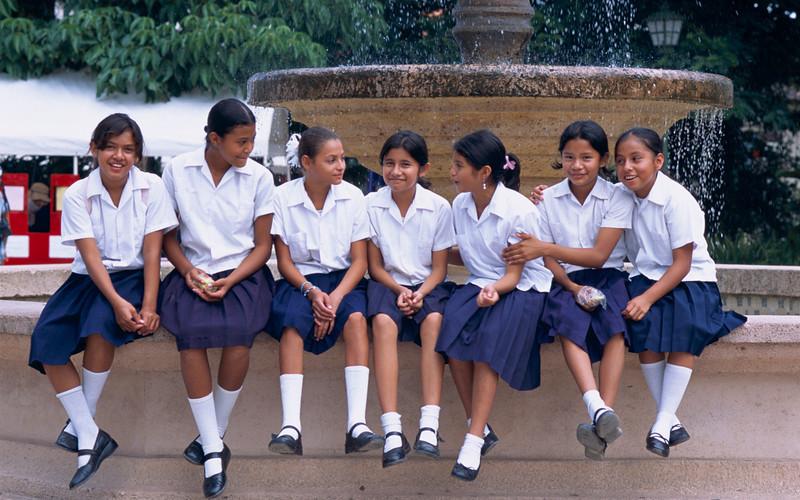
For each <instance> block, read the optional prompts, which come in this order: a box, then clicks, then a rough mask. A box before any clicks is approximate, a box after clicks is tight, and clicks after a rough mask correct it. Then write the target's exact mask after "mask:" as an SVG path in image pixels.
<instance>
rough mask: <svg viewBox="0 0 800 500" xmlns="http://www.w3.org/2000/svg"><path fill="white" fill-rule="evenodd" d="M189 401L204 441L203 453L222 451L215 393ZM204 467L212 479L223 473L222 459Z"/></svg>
mask: <svg viewBox="0 0 800 500" xmlns="http://www.w3.org/2000/svg"><path fill="white" fill-rule="evenodd" d="M188 399H189V406H190V407H191V408H192V415H193V416H194V422H195V424H197V430H198V432H200V439H201V440H202V441H203V453H206V454H207V453H213V452H215V451H216V452H219V451H222V439H220V437H219V429H218V428H217V411H216V409H215V408H214V393H213V392H212V393H209V394H208V395H207V396H203V397H202V398H196V399H192V398H188ZM203 467H204V468H205V477H211V476H213V475H214V474H218V473H220V472H222V459H220V458H212V459H211V460H206V461H205V462H204V463H203Z"/></svg>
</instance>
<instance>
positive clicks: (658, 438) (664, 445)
mask: <svg viewBox="0 0 800 500" xmlns="http://www.w3.org/2000/svg"><path fill="white" fill-rule="evenodd" d="M646 443H647V446H645V447H646V448H647V451H650V452H652V453H655V454H656V455H658V456H660V457H663V458H667V457H668V456H669V441H667V438H665V437H664V436H662V435H661V434H659V433H657V432H651V433H650V434H649V435H648V436H647V441H646Z"/></svg>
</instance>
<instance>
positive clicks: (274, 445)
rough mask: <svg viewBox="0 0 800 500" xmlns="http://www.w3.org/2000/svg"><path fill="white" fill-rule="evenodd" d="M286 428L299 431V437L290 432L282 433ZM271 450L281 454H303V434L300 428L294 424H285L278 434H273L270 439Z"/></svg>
mask: <svg viewBox="0 0 800 500" xmlns="http://www.w3.org/2000/svg"><path fill="white" fill-rule="evenodd" d="M284 429H292V430H293V431H295V432H296V433H297V439H295V438H294V437H292V436H290V435H289V434H281V432H283V430H284ZM267 448H268V449H269V451H271V452H272V453H278V454H280V455H300V456H302V455H303V435H302V434H300V430H299V429H298V428H297V427H295V426H293V425H284V426H283V427H281V430H280V431H278V433H277V434H273V435H272V439H270V440H269V446H267Z"/></svg>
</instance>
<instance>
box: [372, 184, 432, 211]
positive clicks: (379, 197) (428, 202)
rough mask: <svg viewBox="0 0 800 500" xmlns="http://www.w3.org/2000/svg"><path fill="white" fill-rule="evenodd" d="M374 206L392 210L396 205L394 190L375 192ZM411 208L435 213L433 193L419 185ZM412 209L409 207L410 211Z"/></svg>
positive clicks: (387, 189)
mask: <svg viewBox="0 0 800 500" xmlns="http://www.w3.org/2000/svg"><path fill="white" fill-rule="evenodd" d="M372 204H373V206H376V207H380V208H391V207H392V206H393V205H395V203H394V200H392V190H391V189H390V188H389V187H388V186H385V187H382V188H380V189H379V190H378V191H376V192H375V198H374V200H373V202H372ZM411 207H414V208H416V209H417V210H429V211H433V210H434V208H436V207H434V204H433V196H431V192H430V191H428V190H427V189H425V188H424V187H422V186H420V185H419V184H418V185H417V187H416V192H415V193H414V200H413V201H412V202H411ZM411 207H409V209H410V208H411Z"/></svg>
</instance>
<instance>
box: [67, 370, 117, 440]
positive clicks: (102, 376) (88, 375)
mask: <svg viewBox="0 0 800 500" xmlns="http://www.w3.org/2000/svg"><path fill="white" fill-rule="evenodd" d="M110 373H111V370H106V371H104V372H93V371H89V370H87V369H86V368H84V369H83V382H82V383H81V386H82V387H83V396H84V397H85V398H86V403H88V404H89V411H91V412H92V417H94V416H95V415H96V414H97V401H98V400H99V399H100V395H101V394H103V387H105V385H106V380H108V375H109V374H110ZM64 431H65V432H66V433H67V434H72V435H73V436H75V428H74V427H73V426H72V421H70V423H69V424H67V427H66V428H65V429H64Z"/></svg>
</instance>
